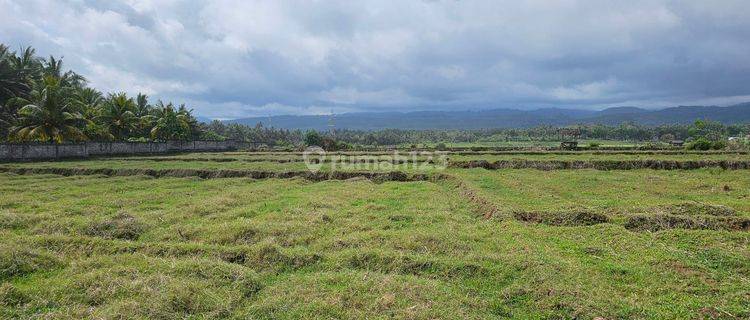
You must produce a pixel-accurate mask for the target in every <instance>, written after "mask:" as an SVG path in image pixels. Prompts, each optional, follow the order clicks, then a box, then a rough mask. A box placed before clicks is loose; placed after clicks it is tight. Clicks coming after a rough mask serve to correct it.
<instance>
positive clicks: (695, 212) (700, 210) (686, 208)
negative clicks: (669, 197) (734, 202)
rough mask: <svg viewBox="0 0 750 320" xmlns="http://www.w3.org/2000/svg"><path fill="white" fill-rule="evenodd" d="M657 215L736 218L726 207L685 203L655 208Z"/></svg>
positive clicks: (732, 210) (734, 213) (730, 209)
mask: <svg viewBox="0 0 750 320" xmlns="http://www.w3.org/2000/svg"><path fill="white" fill-rule="evenodd" d="M657 211H658V212H659V213H666V214H673V215H685V216H699V215H709V216H719V217H730V216H736V215H737V212H736V211H735V210H734V209H732V208H730V207H727V206H722V205H715V204H707V203H697V202H687V203H680V204H676V205H666V206H661V207H659V208H657Z"/></svg>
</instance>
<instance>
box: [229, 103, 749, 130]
mask: <svg viewBox="0 0 750 320" xmlns="http://www.w3.org/2000/svg"><path fill="white" fill-rule="evenodd" d="M330 119H331V116H328V115H319V116H273V117H259V118H244V119H235V120H228V121H226V122H230V123H231V122H236V123H242V124H247V125H255V124H257V123H258V122H261V123H263V125H266V126H274V127H277V128H287V129H317V130H325V129H327V128H328V124H329V122H330ZM696 119H711V120H716V121H720V122H722V123H725V124H731V123H744V122H750V103H743V104H737V105H733V106H729V107H717V106H680V107H673V108H665V109H660V110H646V109H641V108H636V107H616V108H609V109H604V110H601V111H587V110H575V109H559V108H547V109H537V110H515V109H493V110H482V111H416V112H406V113H399V112H373V113H345V114H337V115H335V117H334V123H335V126H336V128H339V129H341V128H347V129H361V130H378V129H386V128H394V129H482V128H527V127H533V126H539V125H554V126H564V125H571V124H607V125H617V124H620V123H623V122H634V123H639V124H644V125H659V124H675V123H681V124H685V123H691V122H693V121H695V120H696Z"/></svg>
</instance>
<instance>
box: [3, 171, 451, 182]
mask: <svg viewBox="0 0 750 320" xmlns="http://www.w3.org/2000/svg"><path fill="white" fill-rule="evenodd" d="M0 172H5V173H13V174H21V175H22V174H57V175H63V176H75V175H104V176H139V175H145V176H150V177H154V178H162V177H172V178H185V177H199V178H203V179H217V178H252V179H274V178H275V179H290V178H304V179H307V180H310V181H325V180H347V179H356V178H364V179H368V180H371V181H374V182H385V181H400V182H411V181H433V180H440V179H443V176H442V175H440V174H432V175H428V174H412V173H405V172H401V171H391V172H357V171H351V172H348V171H319V172H310V171H286V172H274V171H255V170H203V169H109V168H0Z"/></svg>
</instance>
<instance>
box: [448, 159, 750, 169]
mask: <svg viewBox="0 0 750 320" xmlns="http://www.w3.org/2000/svg"><path fill="white" fill-rule="evenodd" d="M449 166H450V167H451V168H464V169H468V168H484V169H489V170H496V169H538V170H564V169H596V170H634V169H656V170H691V169H701V168H722V169H727V170H744V169H750V161H746V160H741V161H734V160H696V161H692V160H687V161H675V160H575V161H564V160H498V161H494V162H490V161H487V160H473V161H451V162H450V164H449Z"/></svg>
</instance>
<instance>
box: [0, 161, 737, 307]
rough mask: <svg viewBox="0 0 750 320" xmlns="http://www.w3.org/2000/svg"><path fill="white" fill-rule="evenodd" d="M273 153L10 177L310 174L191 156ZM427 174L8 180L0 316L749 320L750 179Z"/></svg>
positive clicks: (710, 173) (2, 198) (727, 174)
mask: <svg viewBox="0 0 750 320" xmlns="http://www.w3.org/2000/svg"><path fill="white" fill-rule="evenodd" d="M261 156H263V157H267V156H268V155H255V154H242V153H240V154H211V155H208V154H204V155H199V154H192V155H177V156H173V157H182V158H183V160H179V161H150V160H142V159H129V160H122V159H114V160H108V159H97V160H89V161H80V160H79V161H60V162H37V163H14V164H1V165H0V167H6V168H7V167H10V168H33V167H46V168H109V169H117V168H130V169H143V168H151V169H165V170H172V169H174V170H179V169H204V170H222V169H240V170H270V171H285V170H287V171H288V170H305V165H304V163H300V162H291V163H278V162H243V161H228V162H219V161H193V160H190V159H192V158H197V157H212V158H215V157H224V158H231V157H261ZM278 156H279V157H285V158H295V157H299V156H295V155H278ZM642 156H643V155H637V157H642ZM661 156H663V155H648V156H645V157H647V158H646V159H661V158H659V157H661ZM666 156H669V157H678V158H679V157H691V158H690V159H693V158H696V157H698V158H699V160H700V159H705V158H700V157H701V156H696V155H666ZM702 156H703V157H724V158H721V159H728V158H727V157H746V156H737V155H710V156H706V155H702ZM493 157H494V156H493ZM522 157H526V155H524V156H522ZM540 157H545V158H551V159H560V158H561V157H563V158H564V157H570V156H568V155H556V156H547V155H544V156H540ZM574 157H586V159H600V157H605V159H607V158H606V157H610V155H596V156H594V155H575V156H574ZM626 157H636V155H626ZM184 159H188V160H187V161H185V160H184ZM484 159H491V158H484ZM711 159H713V158H711ZM324 170H330V168H327V167H326V165H324ZM429 173H435V174H437V173H439V174H441V175H443V176H445V177H447V178H444V179H439V180H434V181H416V182H415V181H411V182H410V181H406V182H396V181H390V182H383V183H375V182H372V181H369V180H367V179H350V180H344V181H321V182H313V181H308V180H305V179H301V178H292V179H258V180H253V179H247V178H222V179H200V178H194V177H190V178H168V177H165V178H152V177H148V176H143V175H133V176H114V177H108V176H101V175H72V176H60V175H42V174H24V175H16V174H10V173H0V236H1V237H2V239H3V241H2V243H0V281H1V282H2V284H1V285H0V318H3V319H5V318H8V319H11V318H55V319H57V318H62V319H67V318H75V319H78V318H96V319H115V318H117V319H120V318H158V319H174V318H196V319H197V318H237V319H246V318H258V319H299V318H368V319H370V318H401V319H435V318H440V319H457V318H467V319H487V318H520V319H528V318H580V319H593V318H596V317H603V318H606V319H619V318H636V319H675V318H691V319H695V318H697V319H703V318H706V319H714V318H716V319H719V318H721V319H745V318H749V317H750V232H748V228H750V223H748V222H747V221H750V175H748V171H747V170H721V169H714V168H712V169H697V170H647V169H642V170H615V171H597V170H553V171H539V170H529V169H503V170H484V169H456V168H450V169H447V170H444V171H430V172H429ZM488 210H491V211H492V212H493V214H492V215H491V217H489V218H486V217H484V216H483V214H485V213H486V212H487V211H488ZM581 212H582V213H586V214H580V213H581ZM571 214H572V215H571ZM592 217H594V218H595V219H592ZM582 218H583V219H582ZM651 218H654V219H651ZM667 218H668V219H669V220H664V219H667ZM675 221H676V222H675ZM688 222H690V223H688ZM730 222H731V224H728V223H730ZM634 223H635V224H634ZM652 223H655V224H658V225H656V226H658V227H659V228H655V229H654V228H650V227H652V225H650V224H652ZM743 223H747V224H743ZM725 226H730V227H725Z"/></svg>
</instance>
